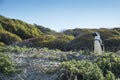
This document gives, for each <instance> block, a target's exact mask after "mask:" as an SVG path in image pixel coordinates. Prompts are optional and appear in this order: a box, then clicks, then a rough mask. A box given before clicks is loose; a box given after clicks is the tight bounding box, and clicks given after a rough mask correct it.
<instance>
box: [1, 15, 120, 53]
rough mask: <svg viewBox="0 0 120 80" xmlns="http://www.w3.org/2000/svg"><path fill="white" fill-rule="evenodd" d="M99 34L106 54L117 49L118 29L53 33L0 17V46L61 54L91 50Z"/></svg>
mask: <svg viewBox="0 0 120 80" xmlns="http://www.w3.org/2000/svg"><path fill="white" fill-rule="evenodd" d="M96 31H97V32H99V33H100V35H101V38H102V40H103V44H104V46H105V50H106V51H113V52H116V51H118V50H119V49H120V28H119V27H118V28H113V29H106V28H101V29H79V28H76V29H68V30H64V31H63V32H59V33H58V32H55V31H54V30H51V29H49V28H45V27H43V26H40V25H37V24H34V25H31V24H27V23H25V22H23V21H21V20H18V19H10V18H6V17H4V16H0V46H7V45H18V46H27V47H41V48H43V47H47V48H49V49H60V50H63V51H69V50H72V51H74V50H77V51H79V50H80V49H85V50H90V51H92V50H93V42H94V37H93V36H92V34H93V33H94V32H96Z"/></svg>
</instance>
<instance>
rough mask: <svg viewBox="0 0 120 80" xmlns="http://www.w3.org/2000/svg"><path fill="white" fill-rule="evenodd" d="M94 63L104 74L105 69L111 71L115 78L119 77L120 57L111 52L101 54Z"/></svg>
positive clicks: (105, 72)
mask: <svg viewBox="0 0 120 80" xmlns="http://www.w3.org/2000/svg"><path fill="white" fill-rule="evenodd" d="M95 63H97V65H98V66H99V67H100V69H101V70H102V71H103V74H104V76H105V75H106V74H107V71H111V72H112V73H113V74H114V75H115V76H116V77H117V78H119V77H120V75H119V74H120V57H119V56H115V55H113V54H106V55H102V56H101V57H99V58H98V59H96V60H95Z"/></svg>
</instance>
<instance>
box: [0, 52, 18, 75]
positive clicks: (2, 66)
mask: <svg viewBox="0 0 120 80" xmlns="http://www.w3.org/2000/svg"><path fill="white" fill-rule="evenodd" d="M16 71H17V69H16V67H15V64H14V63H13V62H12V61H11V60H10V57H9V56H8V55H5V54H2V53H0V72H1V73H4V74H7V75H8V74H12V73H14V72H16Z"/></svg>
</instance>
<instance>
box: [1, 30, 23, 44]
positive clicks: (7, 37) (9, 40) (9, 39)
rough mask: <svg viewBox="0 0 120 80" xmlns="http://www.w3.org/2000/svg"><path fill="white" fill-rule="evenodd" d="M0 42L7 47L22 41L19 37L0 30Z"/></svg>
mask: <svg viewBox="0 0 120 80" xmlns="http://www.w3.org/2000/svg"><path fill="white" fill-rule="evenodd" d="M0 41H2V42H4V43H5V44H8V45H9V44H13V43H15V42H20V41H22V39H21V38H20V37H19V36H17V35H15V34H12V33H10V32H8V31H5V30H1V31H0Z"/></svg>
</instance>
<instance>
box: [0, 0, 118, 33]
mask: <svg viewBox="0 0 120 80" xmlns="http://www.w3.org/2000/svg"><path fill="white" fill-rule="evenodd" d="M0 14H1V15H3V16H6V17H9V18H15V19H20V20H23V21H25V22H27V23H30V24H34V23H36V24H39V25H42V26H45V27H48V28H51V29H53V30H56V31H61V30H65V29H73V28H101V27H102V28H103V27H104V28H113V27H119V26H120V0H0Z"/></svg>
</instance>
